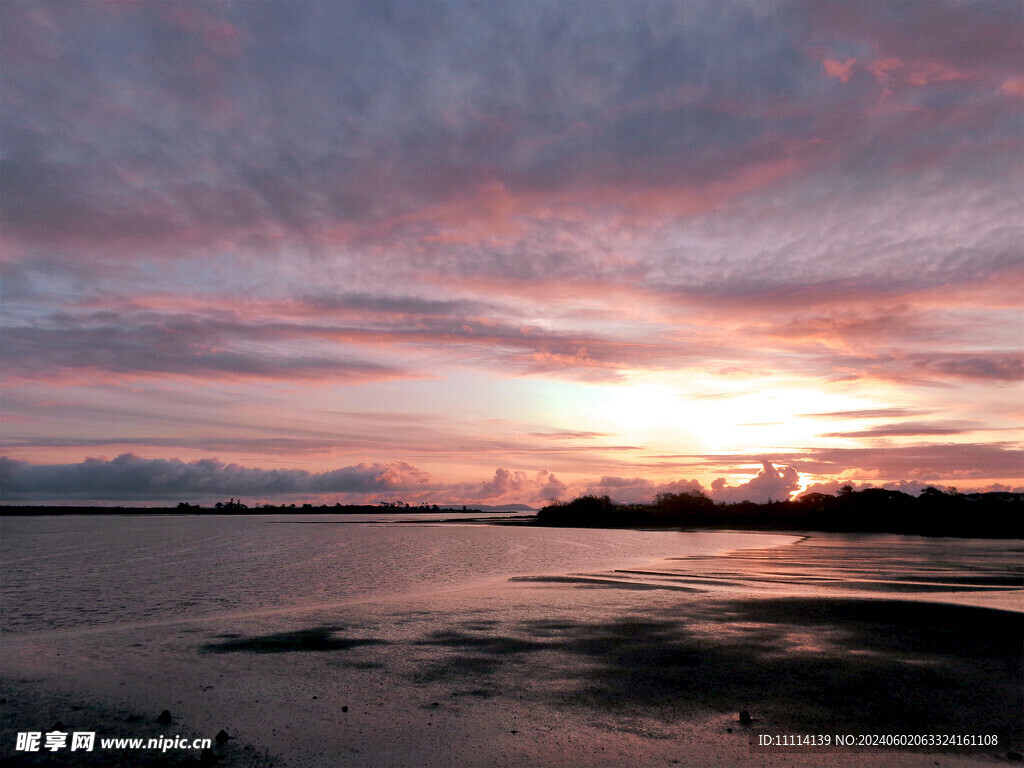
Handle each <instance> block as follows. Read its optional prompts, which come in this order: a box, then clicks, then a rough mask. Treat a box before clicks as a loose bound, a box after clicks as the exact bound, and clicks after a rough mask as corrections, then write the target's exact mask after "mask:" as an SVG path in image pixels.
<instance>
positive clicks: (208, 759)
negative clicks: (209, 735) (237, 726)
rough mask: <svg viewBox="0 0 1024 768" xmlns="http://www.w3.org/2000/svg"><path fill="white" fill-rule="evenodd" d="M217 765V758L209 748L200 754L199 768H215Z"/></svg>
mask: <svg viewBox="0 0 1024 768" xmlns="http://www.w3.org/2000/svg"><path fill="white" fill-rule="evenodd" d="M216 764H217V756H216V755H215V754H214V753H213V750H212V749H210V748H209V747H207V748H206V749H204V750H203V751H202V752H200V753H199V768H213V766H214V765H216Z"/></svg>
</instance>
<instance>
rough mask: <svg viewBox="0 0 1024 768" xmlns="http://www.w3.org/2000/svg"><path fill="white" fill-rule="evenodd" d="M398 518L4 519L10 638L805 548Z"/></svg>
mask: <svg viewBox="0 0 1024 768" xmlns="http://www.w3.org/2000/svg"><path fill="white" fill-rule="evenodd" d="M441 517H445V518H451V517H452V516H451V515H450V514H447V515H443V516H441ZM400 519H409V518H407V517H406V518H403V516H401V515H399V516H396V517H392V518H382V517H379V516H373V517H372V518H369V519H368V520H367V521H366V522H359V521H356V519H355V518H353V517H352V516H348V515H338V516H334V515H327V516H324V515H317V516H312V515H311V516H301V515H291V516H272V515H247V516H215V515H210V516H152V517H150V516H67V517H12V518H3V519H0V562H2V565H3V579H2V592H0V595H2V600H0V631H2V632H3V633H9V634H23V633H33V632H39V631H65V630H80V629H89V628H103V627H111V628H115V627H118V626H125V625H133V624H145V623H162V622H176V621H188V620H191V619H196V618H205V617H216V616H220V615H244V614H246V613H255V612H266V611H276V610H282V611H284V610H289V609H296V608H308V607H314V606H320V605H322V606H328V605H337V604H344V603H350V602H357V601H372V600H378V599H387V598H390V597H395V596H399V595H408V594H412V593H422V592H429V591H437V590H456V589H459V588H464V587H467V586H472V585H475V584H480V583H482V582H486V581H488V580H505V579H507V578H509V577H512V576H522V575H529V574H540V573H543V574H551V573H567V572H571V571H577V570H591V571H593V570H606V569H613V568H623V567H630V566H637V565H640V564H643V563H645V562H649V561H652V560H655V559H658V558H665V557H686V556H691V555H712V554H717V553H722V552H726V551H729V550H733V549H738V548H744V547H762V546H771V545H772V544H773V543H774V544H782V543H786V542H791V541H793V540H794V538H793V537H791V536H766V535H763V534H745V533H721V532H709V533H680V532H671V531H623V530H584V529H547V528H531V527H523V526H515V527H500V526H489V525H472V524H461V525H460V524H450V523H449V524H437V523H430V522H427V521H423V518H418V519H416V518H414V519H416V522H415V523H398V522H388V521H397V520H400ZM369 520H372V522H369Z"/></svg>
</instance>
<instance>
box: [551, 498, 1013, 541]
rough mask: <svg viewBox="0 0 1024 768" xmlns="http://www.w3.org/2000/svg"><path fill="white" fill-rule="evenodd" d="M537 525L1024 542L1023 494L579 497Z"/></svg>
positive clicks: (557, 507) (555, 506) (559, 506)
mask: <svg viewBox="0 0 1024 768" xmlns="http://www.w3.org/2000/svg"><path fill="white" fill-rule="evenodd" d="M537 524H538V525H551V526H562V527H575V528H729V529H745V530H765V531H793V530H801V531H825V532H836V533H839V532H863V533H902V534H912V535H921V536H962V537H972V538H1024V494H1020V493H968V494H964V493H957V492H956V490H955V489H952V490H950V491H949V492H943V491H940V490H938V489H936V488H926V489H925V490H924V492H923V493H921V495H920V496H918V497H914V496H911V495H910V494H907V493H903V492H902V491H890V490H887V489H885V488H867V489H865V490H863V491H854V490H853V489H852V488H851V487H850V486H845V487H844V488H842V489H841V490H840V492H839V494H838V495H836V496H832V495H829V494H824V493H811V494H807V495H806V496H802V497H800V498H798V499H796V500H794V501H770V502H768V503H765V504H755V503H754V502H750V501H745V502H740V503H736V504H726V503H715V502H714V501H712V500H711V499H709V498H708V497H707V496H705V495H704V494H703V493H701V492H700V491H689V492H687V493H672V494H662V495H660V496H658V497H657V499H655V501H654V502H653V503H652V504H617V503H615V502H613V501H612V500H611V499H610V498H608V497H607V496H581V497H580V498H578V499H573V500H572V501H569V502H565V503H556V504H552V505H550V506H547V507H544V508H543V509H541V510H540V512H539V513H538V514H537Z"/></svg>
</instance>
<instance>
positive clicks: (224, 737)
mask: <svg viewBox="0 0 1024 768" xmlns="http://www.w3.org/2000/svg"><path fill="white" fill-rule="evenodd" d="M230 738H231V737H230V736H228V732H227V731H225V730H224V729H223V728H221V729H220V730H219V731H217V735H216V736H214V737H213V740H214V741H215V742H217V746H218V747H223V746H224V745H225V744H227V743H228V739H230Z"/></svg>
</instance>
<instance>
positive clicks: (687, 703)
mask: <svg viewBox="0 0 1024 768" xmlns="http://www.w3.org/2000/svg"><path fill="white" fill-rule="evenodd" d="M1021 579H1022V575H1021V560H1020V551H1019V543H1013V542H1008V543H1006V542H1004V543H1000V544H998V545H996V544H992V543H977V542H975V543H966V542H954V541H950V540H926V539H896V538H893V537H863V536H861V537H857V536H850V537H835V536H831V537H825V536H815V537H814V538H812V539H808V540H804V541H801V542H800V543H797V544H794V545H790V546H784V547H776V548H772V549H764V550H745V551H742V552H738V553H733V554H732V555H729V556H725V557H715V558H687V559H681V560H675V561H662V562H659V563H656V564H652V565H651V566H649V567H646V568H642V569H636V570H631V571H617V572H610V573H590V574H571V575H565V574H552V575H549V576H545V575H539V576H538V575H533V576H528V577H521V578H518V579H514V580H512V581H505V580H502V581H500V582H499V581H496V582H494V583H492V584H489V585H485V586H479V585H478V586H475V587H474V588H472V589H466V590H461V591H446V592H443V593H429V594H422V595H417V596H415V597H405V598H401V599H396V600H392V601H387V602H374V603H354V604H350V605H344V606H335V607H332V608H329V609H316V610H302V611H299V610H286V611H274V610H269V611H266V612H262V613H251V614H247V615H236V616H225V615H221V616H218V617H215V618H211V619H207V620H203V621H195V620H193V621H190V622H182V623H175V622H174V621H173V620H168V621H165V622H161V623H154V624H148V625H137V626H132V627H119V628H117V629H113V630H110V629H108V630H105V631H101V632H90V631H83V630H79V631H73V632H64V633H57V632H55V633H51V634H48V635H42V634H36V635H33V636H31V637H5V638H4V646H5V647H4V660H3V691H2V694H0V695H2V697H3V701H2V702H0V711H2V713H3V721H2V733H0V746H2V753H0V754H2V756H3V760H4V763H3V764H4V765H11V766H15V765H104V766H105V765H126V766H127V765H132V766H144V765H197V764H199V763H200V761H199V756H198V753H196V752H194V751H187V752H177V753H168V754H167V755H165V756H162V757H160V756H156V755H153V754H152V753H148V752H146V751H128V750H122V751H117V750H107V751H100V750H97V751H96V752H94V753H92V754H84V755H81V754H80V753H76V754H75V755H72V754H71V753H69V752H67V751H64V752H62V753H60V755H59V757H54V756H50V755H47V754H42V753H40V754H32V755H29V754H26V753H16V752H14V750H13V747H14V744H15V735H14V734H15V733H16V732H17V731H26V730H42V731H46V730H49V729H50V727H51V726H52V725H53V724H54V723H55V722H56V721H60V722H62V723H63V724H64V725H65V726H66V729H67V730H85V731H92V730H95V731H97V732H99V733H100V735H101V736H102V735H106V736H134V735H140V736H147V737H148V736H160V735H164V736H175V735H182V736H185V735H188V736H190V737H191V736H201V737H203V736H205V737H210V738H212V737H213V736H214V735H215V734H216V733H217V732H218V731H219V730H221V729H224V730H225V731H226V732H227V733H229V734H231V736H232V739H231V741H229V742H227V744H225V745H223V746H221V747H215V748H214V750H213V752H214V754H215V755H216V756H217V758H218V760H217V763H216V764H217V765H220V766H249V767H250V768H263V767H265V766H293V767H297V766H302V767H306V766H308V767H309V768H316V767H317V766H453V767H459V766H673V765H679V766H789V765H792V766H817V765H823V766H824V765H836V766H860V765H875V766H883V765H884V766H888V765H893V766H933V765H939V766H957V765H971V766H977V765H987V764H991V765H998V764H1016V761H1015V758H1016V757H1017V756H1018V754H1017V753H1020V752H1022V751H1024V750H1022V743H1021V742H1022V731H1024V704H1022V681H1024V665H1022V661H1024V645H1022V642H1024V613H1022V611H1024V590H1021V589H1020V587H1021ZM163 709H168V710H170V712H171V713H172V714H173V717H174V720H173V722H172V723H171V724H170V725H160V724H158V723H156V722H155V718H156V716H157V715H158V714H159V713H160V712H161V710H163ZM743 710H746V711H748V712H749V713H750V716H751V722H749V723H746V724H744V723H741V722H739V717H738V714H739V712H741V711H743ZM764 734H768V735H773V736H780V735H781V736H786V735H789V736H792V735H795V734H815V735H818V736H826V735H828V736H833V737H834V735H836V734H844V735H853V736H855V737H859V736H862V735H869V734H880V735H898V734H935V735H944V736H956V735H960V736H966V737H973V738H975V739H977V738H978V737H983V736H986V735H994V736H996V737H997V738H998V745H997V746H991V745H989V746H959V747H949V746H946V747H942V748H913V749H910V748H886V749H870V750H864V749H845V750H837V749H836V748H834V747H830V748H810V747H799V748H795V747H781V748H779V747H777V748H761V747H759V746H757V741H758V738H759V737H760V736H761V735H764ZM72 758H73V759H72ZM207 760H209V757H208V758H207Z"/></svg>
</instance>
